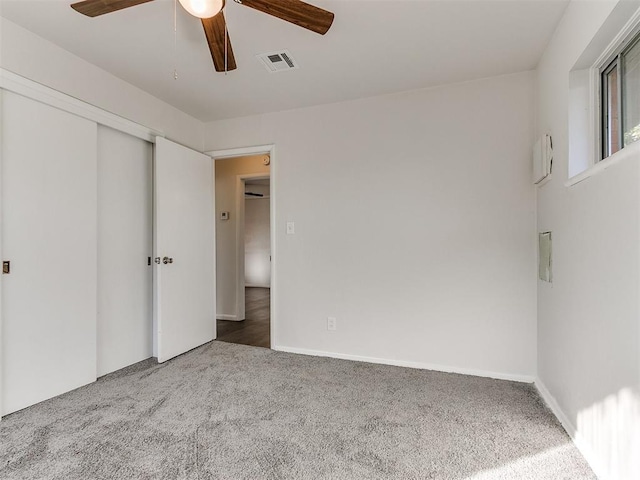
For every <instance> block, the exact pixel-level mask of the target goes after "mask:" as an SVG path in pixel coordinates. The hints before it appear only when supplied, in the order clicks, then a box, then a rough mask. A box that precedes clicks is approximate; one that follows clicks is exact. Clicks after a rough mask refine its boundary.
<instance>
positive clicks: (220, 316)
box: [216, 313, 242, 322]
mask: <svg viewBox="0 0 640 480" xmlns="http://www.w3.org/2000/svg"><path fill="white" fill-rule="evenodd" d="M216 319H218V320H227V321H230V322H241V321H242V320H239V319H238V316H237V315H227V314H225V313H219V314H218V315H216Z"/></svg>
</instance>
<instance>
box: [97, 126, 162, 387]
mask: <svg viewBox="0 0 640 480" xmlns="http://www.w3.org/2000/svg"><path fill="white" fill-rule="evenodd" d="M152 223H153V149H152V145H151V144H150V143H149V142H145V141H144V140H141V139H139V138H135V137H133V136H131V135H127V134H126V133H122V132H119V131H117V130H113V129H111V128H108V127H104V126H98V338H97V340H98V376H99V377H100V376H102V375H106V374H107V373H111V372H114V371H116V370H119V369H121V368H124V367H126V366H129V365H132V364H134V363H136V362H139V361H141V360H144V359H146V358H149V357H151V355H152V353H153V352H152V348H153V344H152V337H153V330H152V322H153V313H152V312H153V308H152V307H153V302H152V292H153V283H152V279H153V275H152V272H153V267H152V266H151V265H150V264H149V265H148V264H147V263H148V262H147V259H148V258H149V257H151V256H152V255H153V230H152V229H153V227H152Z"/></svg>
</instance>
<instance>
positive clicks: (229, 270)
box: [215, 155, 270, 320]
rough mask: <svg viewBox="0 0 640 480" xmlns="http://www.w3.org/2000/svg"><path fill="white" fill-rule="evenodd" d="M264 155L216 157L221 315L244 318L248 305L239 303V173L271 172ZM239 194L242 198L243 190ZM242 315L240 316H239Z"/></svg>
mask: <svg viewBox="0 0 640 480" xmlns="http://www.w3.org/2000/svg"><path fill="white" fill-rule="evenodd" d="M263 158H264V155H252V156H247V157H238V158H227V159H222V160H216V161H215V177H216V192H215V194H216V295H217V297H216V298H217V315H218V318H222V319H227V320H244V315H243V313H244V309H243V308H242V307H241V306H240V305H239V302H241V301H243V299H241V298H238V295H237V291H238V282H239V281H240V280H241V279H240V278H238V275H239V274H241V273H240V272H241V271H242V272H244V268H243V269H242V270H239V266H241V265H242V262H240V255H242V252H241V251H239V249H238V243H239V242H238V238H237V233H238V230H237V222H238V218H239V215H238V207H239V206H238V192H237V191H236V189H237V188H238V183H237V178H238V176H239V175H247V174H264V175H265V176H268V175H269V171H270V168H269V166H268V165H264V164H263V163H262V160H263ZM239 198H240V199H242V198H243V196H242V192H240V195H239ZM221 212H229V220H220V213H221ZM239 316H240V317H242V318H238V317H239Z"/></svg>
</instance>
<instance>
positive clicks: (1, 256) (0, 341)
mask: <svg viewBox="0 0 640 480" xmlns="http://www.w3.org/2000/svg"><path fill="white" fill-rule="evenodd" d="M3 97H4V92H3V91H2V89H1V88H0V261H3V260H4V254H3V253H2V238H3V234H2V225H3V224H4V223H3V218H2V211H3V210H2V171H3V169H2V165H3V162H2V133H3V131H4V128H3V125H2V122H3V120H4V114H3V106H2V102H3ZM2 275H3V273H2V272H0V422H1V421H2V412H4V407H3V406H2V399H3V398H4V393H3V390H2V389H3V386H4V380H3V375H2V372H3V371H4V366H3V365H2V358H3V348H2V345H3V342H4V340H3V337H2V325H3V321H2V310H3V308H2V299H3V297H4V295H2V282H3V278H2Z"/></svg>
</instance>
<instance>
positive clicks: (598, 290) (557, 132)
mask: <svg viewBox="0 0 640 480" xmlns="http://www.w3.org/2000/svg"><path fill="white" fill-rule="evenodd" d="M616 3H617V2H615V1H601V2H573V3H572V4H570V6H569V7H568V9H567V11H566V13H565V16H564V18H563V19H562V21H561V23H560V25H559V27H558V29H557V31H556V33H555V36H554V38H553V39H552V41H551V42H550V44H549V45H548V48H547V50H546V52H545V54H544V57H543V59H542V60H541V62H540V66H539V71H538V79H537V80H538V97H539V119H538V122H537V130H538V133H539V134H542V133H547V132H548V133H550V134H551V135H553V141H554V147H555V148H554V173H553V178H552V179H551V181H550V182H549V183H547V184H546V185H544V186H543V187H542V188H540V190H539V191H538V200H537V207H538V230H539V231H547V230H550V231H552V232H553V242H554V245H553V270H554V271H553V279H554V281H553V284H546V283H539V284H538V312H539V313H538V375H539V378H540V381H541V382H542V384H543V385H544V386H546V389H547V390H548V392H549V393H550V396H552V397H553V398H554V399H555V402H557V405H556V407H557V411H558V413H559V415H560V416H561V417H562V418H563V420H564V422H565V424H566V426H567V428H568V430H570V431H571V432H572V433H576V436H577V438H578V441H579V444H580V445H581V447H582V448H583V452H585V453H586V455H587V457H588V458H589V460H590V461H591V462H592V465H593V466H594V467H595V468H596V469H597V470H598V472H599V473H600V474H601V476H602V478H611V479H621V480H622V479H624V480H626V479H632V478H633V479H635V478H640V464H639V462H640V456H639V455H638V452H639V451H640V395H639V393H638V387H639V386H640V307H639V302H638V298H639V293H640V288H639V287H640V282H639V277H640V202H639V201H640V194H639V188H640V164H639V163H638V160H639V158H638V155H637V153H636V154H634V155H632V156H631V157H632V158H627V159H625V160H622V161H621V162H619V163H617V164H615V165H612V166H611V167H610V168H608V169H606V170H604V171H601V172H600V173H598V174H597V175H596V176H593V177H591V178H588V179H587V180H585V181H583V182H581V183H578V184H576V185H573V186H565V184H564V182H565V181H566V180H567V172H568V168H569V167H568V150H569V143H570V142H569V132H568V125H569V121H568V109H569V100H570V97H569V71H570V70H571V69H572V67H573V66H574V64H575V63H576V61H577V60H578V58H579V57H580V56H581V54H582V52H583V51H584V50H585V49H586V48H587V47H588V46H589V44H590V43H591V41H592V38H594V35H596V32H597V31H598V30H599V29H600V27H601V25H603V23H604V22H605V20H606V19H607V17H608V16H609V14H610V13H611V12H612V10H613V8H614V6H615V4H616ZM626 18H629V15H627V17H626ZM583 151H584V152H585V154H586V151H587V149H583ZM635 152H638V150H637V149H636V150H635ZM578 160H580V159H578ZM578 163H580V162H578ZM583 163H588V159H585V161H584V162H583ZM576 431H577V432H576Z"/></svg>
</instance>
